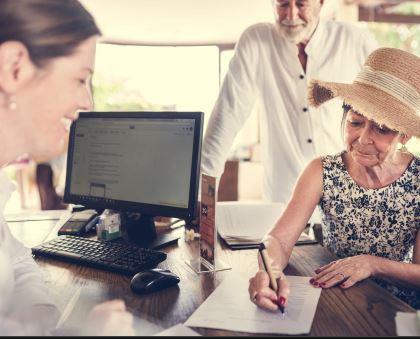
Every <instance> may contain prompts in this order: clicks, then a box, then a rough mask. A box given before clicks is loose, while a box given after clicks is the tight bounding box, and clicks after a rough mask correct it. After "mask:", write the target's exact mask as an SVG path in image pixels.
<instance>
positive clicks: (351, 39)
mask: <svg viewBox="0 0 420 339" xmlns="http://www.w3.org/2000/svg"><path fill="white" fill-rule="evenodd" d="M377 47H378V45H377V43H376V41H375V40H374V39H373V37H372V36H371V35H370V34H368V33H367V32H365V31H364V30H361V29H359V28H356V27H353V26H351V25H348V24H343V23H336V22H320V23H319V24H318V26H317V29H316V30H315V32H314V34H313V36H312V38H311V39H310V41H309V43H308V44H307V46H306V47H305V52H306V54H307V56H308V59H307V66H306V73H305V72H304V70H303V68H302V65H301V64H300V62H299V59H298V48H297V46H296V45H295V44H293V43H291V42H289V41H287V40H285V39H283V38H282V37H281V36H280V34H279V33H278V31H277V30H276V28H275V26H274V24H271V23H260V24H256V25H253V26H251V27H249V28H248V29H247V30H246V31H245V32H244V33H243V34H242V36H241V38H240V40H239V41H238V44H237V46H236V51H235V55H234V57H233V58H232V61H231V63H230V66H229V71H228V73H227V74H226V77H225V79H224V82H223V86H222V89H221V91H220V94H219V98H218V100H217V102H216V104H215V107H214V109H213V113H212V116H211V117H210V121H209V124H208V127H207V131H206V136H205V139H204V143H203V150H202V165H201V166H202V168H201V169H202V171H203V172H204V173H207V174H209V175H213V176H220V175H221V174H222V172H223V169H224V163H225V160H226V158H227V156H228V154H229V150H230V147H231V145H232V143H233V140H234V138H235V136H236V134H237V133H238V131H239V130H240V129H241V127H242V126H243V125H244V123H245V121H246V119H247V118H248V117H249V115H250V113H251V111H252V110H253V108H254V106H255V104H256V103H258V104H259V110H260V112H261V114H260V136H261V140H260V142H261V146H262V147H261V149H262V163H263V167H264V169H263V173H264V175H263V195H264V199H265V200H268V201H273V202H283V203H285V202H287V201H288V200H289V198H290V196H291V193H292V190H293V187H294V185H295V182H296V179H297V178H298V176H299V174H300V173H301V171H302V170H303V169H304V168H305V166H306V165H307V164H308V162H309V161H311V160H312V159H313V158H315V157H317V156H320V155H324V154H334V153H336V152H338V151H340V150H342V149H343V142H342V136H341V118H342V108H341V105H342V102H341V101H339V99H334V100H332V101H331V102H328V103H326V104H324V105H323V106H321V107H320V108H318V109H315V108H312V107H309V105H308V100H307V86H308V83H309V80H310V79H321V80H324V81H334V82H341V83H351V82H352V81H353V80H354V78H355V77H356V75H357V73H358V72H359V70H360V69H361V67H362V65H363V63H364V61H365V59H366V58H367V56H368V55H369V54H370V53H371V52H372V51H373V50H375V49H376V48H377Z"/></svg>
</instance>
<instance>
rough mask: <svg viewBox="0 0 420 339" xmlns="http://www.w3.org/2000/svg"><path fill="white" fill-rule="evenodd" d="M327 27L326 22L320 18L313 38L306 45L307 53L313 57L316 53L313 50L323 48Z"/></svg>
mask: <svg viewBox="0 0 420 339" xmlns="http://www.w3.org/2000/svg"><path fill="white" fill-rule="evenodd" d="M325 29H326V28H325V22H323V21H322V20H319V22H318V25H317V26H316V28H315V32H314V34H313V35H312V37H311V39H310V40H309V42H308V44H307V45H306V47H305V53H306V54H307V55H308V56H311V57H312V58H313V57H314V56H315V55H316V53H312V52H313V51H316V50H319V49H320V48H322V46H323V39H324V35H325Z"/></svg>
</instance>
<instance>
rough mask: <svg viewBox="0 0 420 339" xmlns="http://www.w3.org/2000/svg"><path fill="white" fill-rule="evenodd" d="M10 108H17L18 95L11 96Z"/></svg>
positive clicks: (13, 109)
mask: <svg viewBox="0 0 420 339" xmlns="http://www.w3.org/2000/svg"><path fill="white" fill-rule="evenodd" d="M8 106H9V109H10V110H12V111H15V110H16V108H17V103H16V97H15V96H14V95H11V96H10V97H9V105H8Z"/></svg>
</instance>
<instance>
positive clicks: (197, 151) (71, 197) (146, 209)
mask: <svg viewBox="0 0 420 339" xmlns="http://www.w3.org/2000/svg"><path fill="white" fill-rule="evenodd" d="M86 118H90V119H91V118H98V119H106V118H109V119H115V118H134V119H136V118H137V119H194V120H195V128H194V138H193V158H192V163H191V180H190V191H189V198H188V208H181V207H172V206H165V205H155V204H147V203H140V202H131V201H125V200H115V199H104V198H99V197H85V196H81V195H76V194H71V192H70V185H71V174H72V172H71V171H72V166H71V164H72V161H73V152H74V141H75V130H76V125H77V122H78V121H79V120H80V119H86ZM203 120H204V113H203V112H175V111H159V112H151V111H136V112H98V111H91V112H81V113H80V114H79V118H78V119H77V120H75V121H74V122H73V123H72V125H71V128H70V136H69V145H68V152H67V173H66V185H65V191H64V198H63V201H64V202H65V203H71V204H76V205H83V206H85V207H86V208H92V209H97V210H103V209H112V210H117V211H124V212H136V213H141V214H143V215H151V216H165V217H175V218H181V219H186V220H192V219H194V216H195V208H196V202H197V196H198V187H199V179H200V162H201V143H202V135H203Z"/></svg>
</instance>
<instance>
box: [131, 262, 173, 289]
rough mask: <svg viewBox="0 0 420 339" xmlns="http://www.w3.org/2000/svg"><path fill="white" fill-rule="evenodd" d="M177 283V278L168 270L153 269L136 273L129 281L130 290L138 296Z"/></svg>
mask: <svg viewBox="0 0 420 339" xmlns="http://www.w3.org/2000/svg"><path fill="white" fill-rule="evenodd" d="M178 283H179V277H178V276H176V275H175V274H173V273H172V272H171V271H169V270H163V269H160V268H153V269H150V270H145V271H142V272H139V273H137V274H136V275H134V277H133V278H132V279H131V283H130V287H131V290H132V291H133V292H135V293H139V294H147V293H152V292H157V291H160V290H162V289H164V288H167V287H171V286H174V285H176V284H178Z"/></svg>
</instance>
